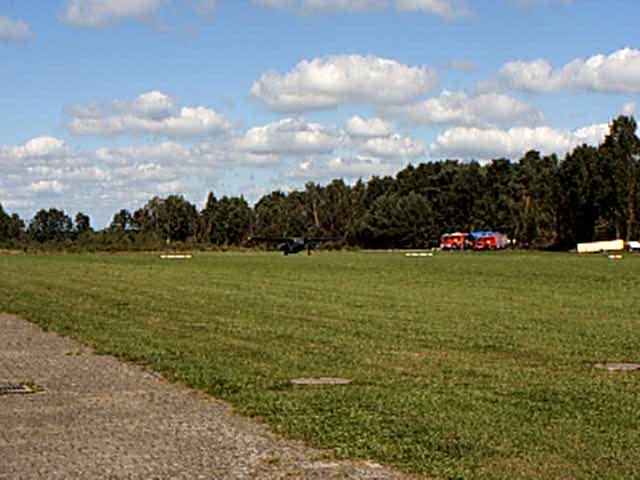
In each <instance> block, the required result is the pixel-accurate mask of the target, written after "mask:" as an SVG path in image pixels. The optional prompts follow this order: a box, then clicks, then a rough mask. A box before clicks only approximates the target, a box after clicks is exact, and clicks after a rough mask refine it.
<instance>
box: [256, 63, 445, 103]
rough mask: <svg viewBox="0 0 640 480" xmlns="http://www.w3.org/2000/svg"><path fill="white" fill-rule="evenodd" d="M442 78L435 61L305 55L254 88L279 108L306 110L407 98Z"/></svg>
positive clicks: (396, 100)
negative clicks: (411, 63) (413, 62)
mask: <svg viewBox="0 0 640 480" xmlns="http://www.w3.org/2000/svg"><path fill="white" fill-rule="evenodd" d="M437 84H438V75H437V73H436V72H435V70H433V69H432V68H429V67H425V66H419V67H412V66H408V65H404V64H401V63H398V62H396V61H394V60H390V59H386V58H380V57H375V56H372V55H369V56H366V57H363V56H360V55H339V56H331V57H324V58H316V59H313V60H303V61H301V62H300V63H298V64H297V65H296V66H295V68H294V69H293V70H292V71H290V72H289V73H287V74H284V75H283V74H280V73H277V72H271V73H265V74H263V75H262V76H261V77H260V79H259V80H257V81H256V82H255V83H254V84H253V86H252V87H251V94H252V95H253V96H254V97H255V98H257V99H259V100H261V101H263V102H264V103H265V104H266V105H267V106H269V107H270V108H271V109H273V110H276V111H280V112H302V111H305V110H317V109H328V108H334V107H337V106H338V105H341V104H354V103H360V104H362V103H365V104H374V105H392V104H402V103H406V102H408V101H411V100H413V99H415V98H416V97H418V96H420V95H422V94H423V93H425V92H426V91H428V90H430V89H432V88H434V87H435V86H436V85H437Z"/></svg>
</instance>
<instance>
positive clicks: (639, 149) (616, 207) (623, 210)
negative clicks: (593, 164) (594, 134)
mask: <svg viewBox="0 0 640 480" xmlns="http://www.w3.org/2000/svg"><path fill="white" fill-rule="evenodd" d="M599 154H600V155H599V160H600V172H601V174H602V176H603V179H602V180H603V185H602V188H601V195H602V197H601V199H600V205H601V207H602V209H601V215H600V220H601V222H605V223H606V224H607V225H608V226H609V229H608V230H610V232H611V233H613V232H612V231H613V230H615V236H616V238H624V239H626V240H630V239H631V238H633V237H635V236H636V235H637V234H638V229H637V224H638V220H637V204H638V198H637V197H638V155H639V154H640V140H639V139H638V137H637V136H636V122H635V120H634V119H633V118H631V117H626V116H622V115H621V116H619V117H618V118H617V119H615V120H613V122H612V123H611V126H610V130H609V134H608V135H607V136H606V137H605V140H604V142H603V143H602V145H601V146H600V149H599Z"/></svg>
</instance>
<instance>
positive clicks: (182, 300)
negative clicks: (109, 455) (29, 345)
mask: <svg viewBox="0 0 640 480" xmlns="http://www.w3.org/2000/svg"><path fill="white" fill-rule="evenodd" d="M639 274H640V258H635V257H632V256H626V257H625V259H624V260H622V261H618V262H611V261H609V260H607V258H606V257H603V256H593V257H577V256H571V255H568V254H536V253H530V254H513V253H500V254H458V255H448V254H443V255H437V256H435V257H433V258H405V257H404V256H402V255H399V254H382V253H380V254H374V253H341V254H318V255H314V256H312V257H307V256H303V255H299V256H291V257H287V258H285V257H281V256H279V255H275V254H257V253H256V254H252V253H244V254H241V253H236V254H201V255H197V256H196V257H195V258H194V259H193V260H191V261H186V262H181V261H176V262H167V261H162V260H160V259H159V258H158V256H157V255H150V254H148V255H144V254H140V255H113V256H109V255H58V256H27V255H13V256H0V310H2V311H6V312H11V313H16V314H20V315H22V316H24V317H26V318H28V319H30V320H32V321H34V322H36V323H38V324H40V325H42V326H43V327H45V328H49V329H53V330H56V331H59V332H62V333H64V334H67V335H71V336H73V337H76V338H79V339H81V340H83V341H84V342H87V343H89V344H91V345H92V346H94V347H95V348H96V349H97V350H98V352H101V353H108V354H115V355H117V356H119V357H122V358H126V359H129V360H132V361H135V362H139V363H143V364H147V365H149V366H150V367H151V368H153V369H155V370H157V371H159V372H161V373H162V374H164V375H165V376H167V377H169V378H171V379H176V380H180V381H183V382H185V383H187V384H189V385H191V386H193V387H196V388H199V389H203V390H206V391H208V392H210V393H212V394H214V395H216V396H218V397H221V398H224V399H226V400H229V401H230V402H232V403H233V404H234V405H235V407H236V408H237V410H239V411H241V412H243V413H245V414H248V415H252V416H258V417H261V418H262V419H264V421H266V422H268V423H269V424H271V425H272V426H273V428H275V429H276V430H278V431H280V432H282V433H284V434H286V435H287V436H289V437H293V438H297V439H302V440H305V441H308V442H309V443H311V444H313V445H315V446H319V447H326V448H330V449H333V450H334V451H335V452H336V454H337V455H338V456H340V457H349V458H367V459H373V460H377V461H380V462H384V463H387V464H391V465H393V466H395V467H396V468H399V469H402V470H404V471H408V472H416V473H420V474H425V475H429V476H433V477H437V478H450V477H452V478H462V477H465V478H510V479H513V478H631V477H634V476H635V477H637V476H640V428H639V427H640V415H638V398H639V387H640V376H639V375H636V374H611V373H608V372H606V371H602V370H596V369H594V368H592V365H593V364H594V363H598V362H606V361H640V335H638V329H639V327H640V300H639V296H638V283H637V279H638V275H639ZM309 376H339V377H347V378H350V379H353V383H352V384H351V385H348V386H340V387H301V386H293V385H291V384H290V383H289V382H288V380H289V379H291V378H294V377H309Z"/></svg>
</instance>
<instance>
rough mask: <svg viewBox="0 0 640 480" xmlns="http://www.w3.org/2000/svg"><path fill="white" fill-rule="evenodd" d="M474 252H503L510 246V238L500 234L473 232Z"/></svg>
mask: <svg viewBox="0 0 640 480" xmlns="http://www.w3.org/2000/svg"><path fill="white" fill-rule="evenodd" d="M470 237H471V238H472V244H473V249H474V250H501V249H503V248H507V247H508V246H509V238H508V237H507V236H506V235H505V234H503V233H499V232H472V233H471V235H470Z"/></svg>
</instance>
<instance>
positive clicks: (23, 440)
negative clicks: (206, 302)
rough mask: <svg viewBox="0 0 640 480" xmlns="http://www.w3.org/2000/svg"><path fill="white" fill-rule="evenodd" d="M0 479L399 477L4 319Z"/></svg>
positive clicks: (0, 331)
mask: <svg viewBox="0 0 640 480" xmlns="http://www.w3.org/2000/svg"><path fill="white" fill-rule="evenodd" d="M25 380H31V381H33V382H35V383H36V384H38V385H40V386H42V387H43V388H44V391H43V392H42V393H38V394H33V395H0V479H18V478H19V479H47V480H54V479H71V478H83V479H89V478H100V479H145V480H147V479H183V478H184V479H187V478H188V479H199V478H204V479H209V478H224V479H240V478H318V479H321V478H322V479H324V478H354V479H356V478H361V479H373V478H376V479H389V478H401V477H400V476H399V475H397V474H394V473H392V472H390V471H388V470H386V469H383V468H382V467H379V466H377V465H374V464H367V463H350V462H334V461H332V460H327V458H330V457H328V456H327V455H326V454H325V453H323V452H321V451H317V450H313V449H310V448H306V447H304V446H302V445H299V444H297V443H294V442H289V441H284V440H281V439H278V438H276V437H275V436H274V435H272V434H270V433H269V432H268V431H267V430H266V428H264V427H263V426H261V425H259V424H256V423H255V422H253V421H251V420H249V419H246V418H242V417H238V416H236V415H234V414H233V413H232V412H231V408H230V407H229V406H228V405H227V404H225V403H223V402H220V401H218V400H215V399H213V398H211V397H209V396H207V395H205V394H202V393H198V392H195V391H192V390H190V389H188V388H185V387H182V386H179V385H173V384H168V383H166V382H164V381H162V380H161V379H158V378H156V377H154V376H153V375H151V374H150V373H148V372H145V371H144V370H143V369H141V368H139V367H136V366H134V365H129V364H126V363H122V362H120V361H118V360H116V359H114V358H111V357H107V356H98V355H94V354H92V353H91V351H90V350H89V349H88V348H86V347H83V346H82V345H80V344H79V343H77V342H75V341H72V340H70V339H68V338H62V337H59V336H57V335H55V334H53V333H45V332H43V331H42V330H40V329H39V328H38V327H37V326H35V325H32V324H30V323H28V322H26V321H24V320H22V319H19V318H16V317H13V316H9V315H3V314H0V384H3V383H5V382H11V381H25Z"/></svg>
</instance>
